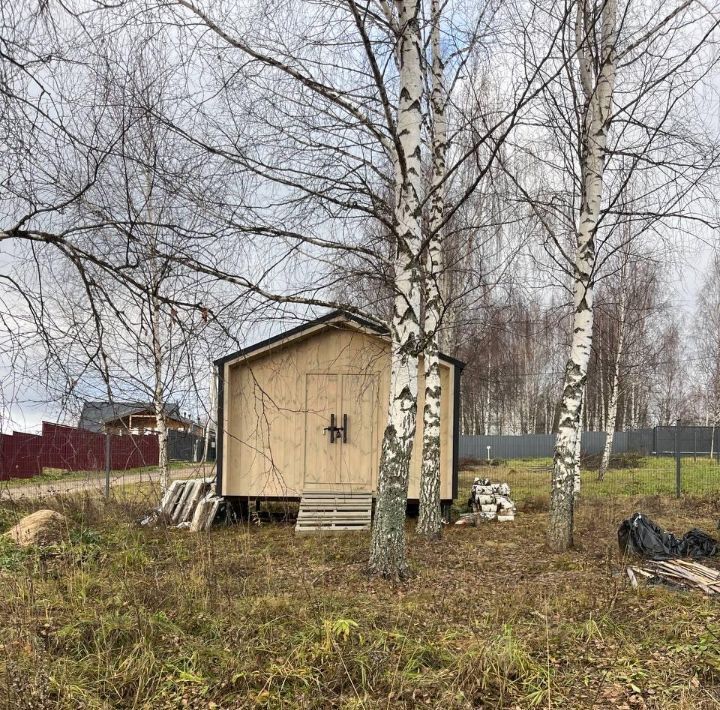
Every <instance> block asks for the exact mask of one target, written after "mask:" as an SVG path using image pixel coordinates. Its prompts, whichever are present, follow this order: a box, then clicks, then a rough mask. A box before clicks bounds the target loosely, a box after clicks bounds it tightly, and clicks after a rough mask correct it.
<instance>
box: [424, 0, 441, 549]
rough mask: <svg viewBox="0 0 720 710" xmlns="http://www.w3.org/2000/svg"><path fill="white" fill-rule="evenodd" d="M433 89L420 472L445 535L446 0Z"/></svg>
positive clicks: (436, 12) (434, 533) (434, 17)
mask: <svg viewBox="0 0 720 710" xmlns="http://www.w3.org/2000/svg"><path fill="white" fill-rule="evenodd" d="M430 11H431V22H432V29H431V38H430V43H431V52H432V85H431V86H432V89H431V94H430V104H431V108H432V119H433V121H432V162H433V164H432V180H431V190H432V195H431V201H430V220H429V228H430V236H429V239H428V246H427V256H426V260H425V264H426V273H425V282H426V297H427V298H426V302H425V337H426V342H425V352H424V363H425V406H424V409H423V455H422V470H421V475H420V514H419V517H418V524H417V530H418V532H419V533H420V534H422V535H425V536H426V537H439V536H440V534H441V532H442V513H441V510H440V506H441V503H440V455H441V448H442V446H441V442H440V399H441V394H442V387H441V383H440V358H439V349H440V337H439V328H440V323H441V318H442V308H443V304H442V294H441V292H440V282H441V281H440V280H441V279H442V278H443V252H442V234H441V225H442V220H443V216H444V211H445V200H444V194H443V182H444V179H445V153H446V146H447V127H446V123H445V104H446V96H445V68H444V65H443V60H442V54H441V50H440V0H432V3H431V8H430Z"/></svg>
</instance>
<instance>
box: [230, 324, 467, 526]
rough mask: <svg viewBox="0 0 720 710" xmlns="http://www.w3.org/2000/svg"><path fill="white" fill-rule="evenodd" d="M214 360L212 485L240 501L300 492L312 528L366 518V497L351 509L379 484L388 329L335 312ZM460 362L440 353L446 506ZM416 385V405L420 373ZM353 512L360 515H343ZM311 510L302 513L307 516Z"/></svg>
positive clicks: (415, 469)
mask: <svg viewBox="0 0 720 710" xmlns="http://www.w3.org/2000/svg"><path fill="white" fill-rule="evenodd" d="M216 365H217V367H218V373H219V388H218V393H219V396H218V432H219V437H218V453H217V488H216V490H217V493H218V494H219V495H222V496H224V497H226V498H229V499H232V500H234V501H236V502H238V503H241V504H243V505H247V503H248V501H255V500H257V499H267V500H280V499H284V500H287V499H290V500H298V501H300V500H301V499H303V511H304V512H305V513H308V512H314V513H316V515H315V516H314V517H315V519H316V522H318V527H328V525H329V526H335V527H342V525H341V524H340V522H341V521H342V520H345V521H346V522H347V523H348V526H349V527H352V526H355V525H357V524H359V523H360V522H362V523H363V525H364V526H367V525H368V524H369V504H368V506H367V511H368V512H365V510H364V509H361V510H355V509H356V508H357V507H358V502H359V499H357V498H354V496H358V495H360V494H362V496H363V497H362V500H363V501H370V502H371V501H372V497H373V496H374V495H375V492H376V488H377V478H378V468H379V463H380V449H381V444H382V437H383V432H384V429H385V421H386V416H387V406H388V389H389V383H390V370H389V368H390V341H389V337H388V335H387V331H386V330H385V328H383V327H382V326H381V325H379V324H377V323H374V322H370V321H366V320H364V319H361V318H358V317H356V316H352V315H348V314H346V313H343V312H333V313H330V314H328V315H327V316H324V317H322V318H319V319H317V320H314V321H311V322H309V323H306V324H304V325H302V326H300V327H297V328H293V329H292V330H289V331H287V332H285V333H282V334H280V335H277V336H275V337H273V338H270V339H268V340H264V341H262V342H260V343H257V344H255V345H253V346H251V347H248V348H245V349H244V350H241V351H239V352H236V353H233V354H231V355H228V356H227V357H224V358H221V359H220V360H217V361H216ZM461 370H462V363H460V362H459V361H457V360H455V359H453V358H450V357H447V356H442V358H441V381H442V388H443V396H442V402H441V409H440V418H441V437H442V439H441V459H442V461H441V498H442V500H443V502H444V503H447V504H449V503H450V502H451V501H452V500H453V498H454V497H456V494H457V451H458V433H459V424H460V421H459V411H458V408H459V401H460V396H459V387H460V373H461ZM420 371H421V372H422V365H421V367H420ZM419 392H420V397H419V401H418V412H420V413H422V411H423V392H424V383H423V378H422V376H421V377H420V387H419ZM418 425H419V426H418V430H417V434H416V438H415V447H414V454H413V459H412V462H411V478H410V489H409V499H410V501H411V503H412V502H417V499H418V495H419V483H420V462H421V450H422V444H421V442H422V415H421V414H420V416H419V417H418ZM313 496H315V500H314V504H313V505H310V501H311V500H312V499H313ZM318 496H319V498H318ZM332 497H334V500H331V498H332ZM318 501H321V503H322V505H325V506H326V509H325V510H324V511H323V510H320V509H319V508H318ZM328 506H329V507H328ZM332 506H334V508H333V510H335V514H332V513H331V510H330V508H332ZM351 509H352V510H351ZM350 512H356V513H358V515H356V516H354V517H352V516H350V515H339V513H350ZM311 517H313V516H309V515H303V519H304V520H305V523H308V524H309V522H310V518H311ZM322 523H326V524H322Z"/></svg>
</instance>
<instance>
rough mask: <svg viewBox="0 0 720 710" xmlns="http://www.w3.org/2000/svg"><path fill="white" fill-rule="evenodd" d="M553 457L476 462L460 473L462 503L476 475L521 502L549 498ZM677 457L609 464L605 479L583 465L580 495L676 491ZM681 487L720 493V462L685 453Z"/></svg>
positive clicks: (701, 492) (701, 493)
mask: <svg viewBox="0 0 720 710" xmlns="http://www.w3.org/2000/svg"><path fill="white" fill-rule="evenodd" d="M551 465H552V460H551V459H548V458H544V459H510V460H508V461H506V462H504V463H503V465H501V466H484V465H476V466H473V467H472V468H470V469H468V470H466V471H461V473H460V493H461V495H460V503H461V505H462V504H463V503H464V502H465V501H464V500H463V499H462V494H463V493H464V492H465V491H466V493H464V495H465V500H467V496H468V495H469V493H470V488H471V486H472V481H473V478H474V477H476V476H477V477H480V478H490V479H491V480H492V481H497V482H500V481H506V482H507V483H508V484H509V485H510V487H511V489H512V495H513V498H514V499H515V500H517V501H518V502H523V501H525V500H528V499H533V498H537V497H541V498H547V497H548V493H549V490H550V477H551V473H550V471H548V470H538V469H540V468H541V467H547V468H549V467H550V466H551ZM675 475H676V474H675V459H674V458H672V457H653V456H646V457H638V459H637V465H636V466H632V467H628V468H624V467H623V468H617V469H614V468H612V467H611V468H610V469H609V470H608V472H607V473H606V474H605V477H604V480H602V481H599V480H598V473H597V470H593V469H589V470H588V469H581V472H580V477H581V496H582V497H583V498H592V499H599V498H613V497H617V496H650V495H663V496H671V495H674V494H675V488H676V478H675ZM681 481H682V486H681V491H682V494H683V495H692V496H701V497H705V496H712V495H717V494H719V493H720V464H718V463H717V461H716V460H711V459H709V458H697V459H693V457H691V456H688V457H683V458H682V460H681Z"/></svg>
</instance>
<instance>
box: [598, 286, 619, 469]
mask: <svg viewBox="0 0 720 710" xmlns="http://www.w3.org/2000/svg"><path fill="white" fill-rule="evenodd" d="M624 347H625V294H624V292H623V293H622V295H621V296H620V313H619V314H618V342H617V352H616V353H615V366H614V370H613V383H612V392H610V402H609V403H608V415H607V422H606V428H605V448H604V449H603V455H602V460H601V461H600V469H599V470H598V480H599V481H602V480H603V479H604V478H605V474H606V473H607V470H608V467H609V466H610V456H611V454H612V447H613V441H614V439H615V423H616V421H617V406H618V399H619V394H620V392H619V390H620V363H621V360H622V356H623V350H624Z"/></svg>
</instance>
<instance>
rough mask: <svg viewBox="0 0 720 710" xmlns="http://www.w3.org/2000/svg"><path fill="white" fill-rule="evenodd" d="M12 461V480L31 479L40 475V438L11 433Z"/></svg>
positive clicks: (41, 439)
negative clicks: (12, 445)
mask: <svg viewBox="0 0 720 710" xmlns="http://www.w3.org/2000/svg"><path fill="white" fill-rule="evenodd" d="M12 438H13V444H14V460H13V463H12V465H11V467H10V475H11V476H12V478H31V477H32V476H37V475H38V474H40V473H42V460H41V459H42V441H43V438H42V436H39V435H38V434H23V433H21V432H17V431H15V432H13V435H12Z"/></svg>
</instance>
